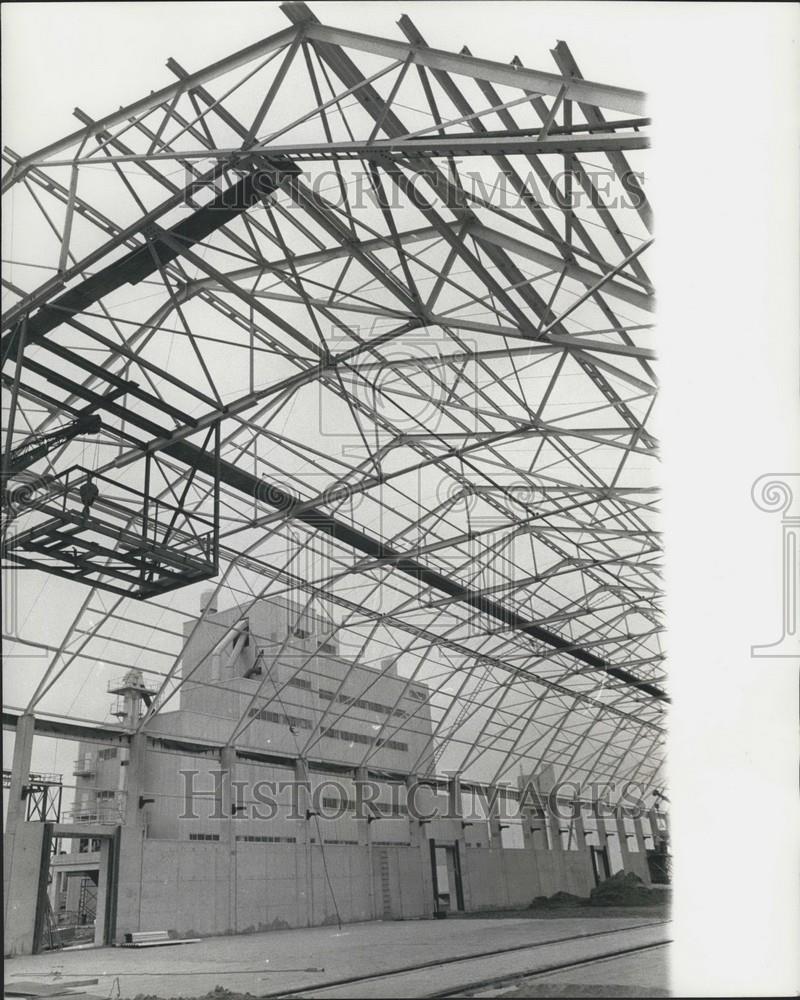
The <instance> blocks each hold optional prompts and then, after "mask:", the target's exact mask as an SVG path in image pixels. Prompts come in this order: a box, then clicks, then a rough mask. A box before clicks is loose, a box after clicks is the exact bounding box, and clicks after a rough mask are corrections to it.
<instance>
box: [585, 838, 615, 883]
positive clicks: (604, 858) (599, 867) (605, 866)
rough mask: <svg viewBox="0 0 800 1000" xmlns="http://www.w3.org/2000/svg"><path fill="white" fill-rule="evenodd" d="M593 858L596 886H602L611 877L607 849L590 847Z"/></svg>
mask: <svg viewBox="0 0 800 1000" xmlns="http://www.w3.org/2000/svg"><path fill="white" fill-rule="evenodd" d="M589 851H590V853H591V858H592V871H593V872H594V884H595V885H600V883H601V882H605V880H606V879H607V878H610V877H611V867H610V865H609V863H608V851H607V850H606V849H605V847H590V848H589Z"/></svg>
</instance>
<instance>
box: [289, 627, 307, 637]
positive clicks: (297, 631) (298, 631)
mask: <svg viewBox="0 0 800 1000" xmlns="http://www.w3.org/2000/svg"><path fill="white" fill-rule="evenodd" d="M292 635H293V636H294V637H295V638H296V639H307V638H308V637H309V636H310V635H311V633H310V632H309V631H308V630H307V629H304V628H293V629H292Z"/></svg>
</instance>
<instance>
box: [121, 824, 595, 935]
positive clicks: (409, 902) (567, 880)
mask: <svg viewBox="0 0 800 1000" xmlns="http://www.w3.org/2000/svg"><path fill="white" fill-rule="evenodd" d="M137 846H138V847H139V848H140V853H139V861H138V863H137V862H136V860H135V859H133V858H132V857H131V856H130V855H131V854H132V853H134V852H135V850H136V848H137ZM127 855H128V856H127V857H126V850H125V847H124V845H123V862H122V864H121V867H120V892H119V902H118V908H117V938H118V939H122V937H123V935H124V933H125V932H126V931H135V930H167V931H170V932H171V933H173V934H175V935H177V936H181V937H184V936H203V935H211V934H243V933H249V932H255V931H264V930H279V929H283V928H289V927H308V926H321V925H326V924H335V923H336V920H337V907H338V918H339V919H341V921H342V923H351V922H354V921H362V920H373V919H378V920H380V919H384V920H409V919H419V918H425V917H430V916H431V915H432V913H433V895H432V884H431V877H430V849H429V844H428V842H427V841H423V842H422V844H420V845H419V846H406V845H402V846H400V845H398V846H394V845H384V844H381V845H374V844H373V845H370V846H369V847H367V846H366V845H359V846H355V845H333V844H327V845H326V846H325V855H324V858H323V853H322V849H321V847H320V845H319V844H260V843H246V842H245V843H243V842H238V843H235V845H230V844H228V843H225V842H219V843H218V842H208V843H203V842H191V843H187V842H186V841H179V840H141V841H140V842H139V844H138V845H137V844H136V843H135V842H134V843H131V844H129V846H128V850H127ZM461 859H462V876H463V887H464V902H465V908H466V909H467V910H473V911H474V910H482V909H503V908H507V907H520V906H527V905H528V904H529V903H530V902H531V901H532V900H533V898H534V897H535V896H542V895H551V894H552V893H554V892H558V891H559V890H563V891H567V892H571V893H574V894H575V895H580V896H588V894H589V892H590V890H591V888H592V886H593V885H594V878H593V875H592V869H591V862H590V860H589V855H588V852H587V851H557V850H553V851H550V850H533V849H523V850H508V849H505V848H500V847H498V848H483V847H473V848H466V849H462V850H461ZM326 863H327V873H326V870H325V865H326ZM139 867H140V868H141V895H140V894H139V891H138V886H139V883H138V878H139V871H138V869H139ZM331 886H332V887H333V893H331ZM334 897H335V904H334Z"/></svg>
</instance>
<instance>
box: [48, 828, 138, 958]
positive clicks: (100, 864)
mask: <svg viewBox="0 0 800 1000" xmlns="http://www.w3.org/2000/svg"><path fill="white" fill-rule="evenodd" d="M118 844H119V832H118V830H117V829H116V828H111V829H109V828H108V827H104V828H101V829H84V830H81V831H77V830H76V831H74V832H73V831H71V830H70V829H69V827H67V826H64V825H58V826H56V825H55V824H52V823H48V824H47V825H46V829H45V836H44V841H43V845H42V860H41V867H40V870H39V895H38V902H37V908H36V923H35V929H34V940H33V953H34V954H37V953H39V952H42V951H54V950H60V949H63V948H71V947H76V946H83V947H86V946H87V945H89V946H91V945H95V946H98V947H100V946H102V945H105V944H110V943H111V942H112V941H113V938H114V932H115V923H116V891H117V863H118V853H119V852H118Z"/></svg>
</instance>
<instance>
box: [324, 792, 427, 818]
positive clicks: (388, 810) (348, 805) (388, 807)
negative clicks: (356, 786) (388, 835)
mask: <svg viewBox="0 0 800 1000" xmlns="http://www.w3.org/2000/svg"><path fill="white" fill-rule="evenodd" d="M322 805H323V806H324V807H325V808H326V809H338V808H339V807H340V805H343V806H344V807H345V809H348V810H350V811H354V810H355V808H356V803H355V800H354V799H335V798H328V797H327V796H323V798H322ZM369 808H370V809H377V810H378V812H379V813H382V814H383V815H384V816H405V815H406V813H407V812H408V810H407V809H406V807H405V806H401V805H400V804H399V803H395V802H370V803H369Z"/></svg>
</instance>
